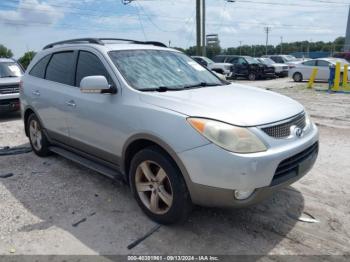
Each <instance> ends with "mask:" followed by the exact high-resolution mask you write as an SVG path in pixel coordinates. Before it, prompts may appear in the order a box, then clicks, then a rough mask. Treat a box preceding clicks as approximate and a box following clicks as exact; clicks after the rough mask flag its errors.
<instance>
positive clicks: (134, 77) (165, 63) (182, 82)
mask: <svg viewBox="0 0 350 262" xmlns="http://www.w3.org/2000/svg"><path fill="white" fill-rule="evenodd" d="M109 56H110V58H111V59H112V61H113V63H114V64H115V66H116V67H117V68H118V69H119V71H120V72H121V74H122V75H123V76H124V78H125V79H126V80H127V82H128V83H129V84H130V85H131V86H132V87H134V88H135V89H138V90H142V91H147V90H152V89H157V88H168V89H176V90H181V89H184V88H186V87H190V86H195V85H199V86H198V87H200V85H201V84H202V86H205V85H222V82H221V81H220V79H218V78H217V77H216V76H215V75H214V74H212V73H211V72H209V71H208V70H207V69H205V68H204V67H203V66H201V65H199V64H198V63H197V62H195V61H193V60H192V59H191V58H189V57H188V56H186V55H185V54H182V53H179V52H174V51H162V50H120V51H112V52H110V53H109Z"/></svg>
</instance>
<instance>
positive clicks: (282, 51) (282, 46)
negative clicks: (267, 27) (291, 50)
mask: <svg viewBox="0 0 350 262" xmlns="http://www.w3.org/2000/svg"><path fill="white" fill-rule="evenodd" d="M282 54H283V36H281V55H282Z"/></svg>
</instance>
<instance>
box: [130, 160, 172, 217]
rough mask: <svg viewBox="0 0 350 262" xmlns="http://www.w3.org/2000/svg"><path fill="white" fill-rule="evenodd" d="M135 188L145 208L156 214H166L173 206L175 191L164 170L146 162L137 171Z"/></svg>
mask: <svg viewBox="0 0 350 262" xmlns="http://www.w3.org/2000/svg"><path fill="white" fill-rule="evenodd" d="M135 186H136V191H137V193H138V196H139V197H140V199H141V201H142V203H143V204H144V206H146V207H147V208H148V209H149V210H150V211H151V212H152V213H154V214H165V213H167V212H168V211H169V209H170V208H171V206H172V204H173V189H172V186H171V183H170V179H169V177H168V175H167V174H166V172H165V171H164V169H163V168H162V167H161V166H160V165H158V164H157V163H155V162H153V161H144V162H142V163H141V164H140V165H139V166H138V167H137V169H136V176H135Z"/></svg>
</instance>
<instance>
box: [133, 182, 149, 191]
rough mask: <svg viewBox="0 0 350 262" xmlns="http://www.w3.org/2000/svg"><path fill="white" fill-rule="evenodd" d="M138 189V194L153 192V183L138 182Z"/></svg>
mask: <svg viewBox="0 0 350 262" xmlns="http://www.w3.org/2000/svg"><path fill="white" fill-rule="evenodd" d="M136 189H137V191H138V192H147V191H152V183H151V182H137V183H136Z"/></svg>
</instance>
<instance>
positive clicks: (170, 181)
mask: <svg viewBox="0 0 350 262" xmlns="http://www.w3.org/2000/svg"><path fill="white" fill-rule="evenodd" d="M129 179H130V180H129V181H130V187H131V191H132V193H133V195H134V197H135V198H136V201H137V203H138V204H139V206H140V207H141V209H142V210H143V212H144V213H145V214H146V215H147V216H148V217H149V218H150V219H152V220H154V221H156V222H157V223H160V224H174V223H182V222H185V221H186V219H187V218H188V216H189V214H190V212H191V210H192V202H191V199H190V195H189V192H188V190H187V187H186V184H185V181H184V179H183V177H182V174H181V172H180V170H179V169H178V167H177V166H176V164H175V163H174V161H173V160H172V159H171V158H170V156H168V155H167V154H166V153H165V152H163V151H162V150H161V149H159V148H158V147H156V146H152V147H148V148H145V149H143V150H141V151H139V152H138V153H137V154H136V155H135V156H134V158H133V159H132V161H131V166H130V172H129Z"/></svg>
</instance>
